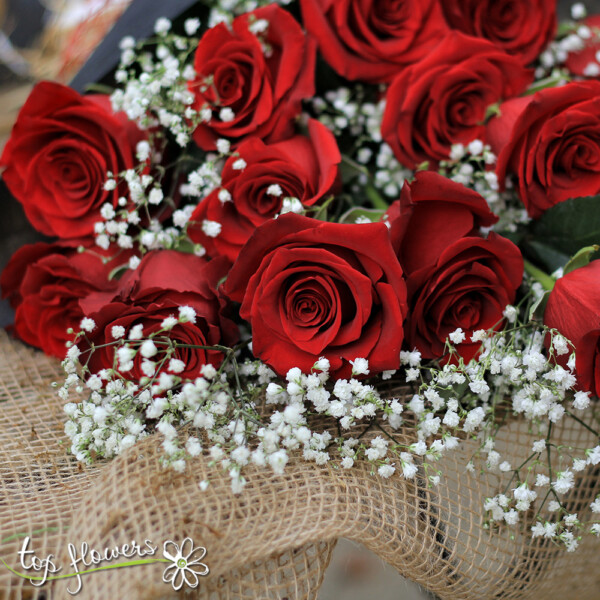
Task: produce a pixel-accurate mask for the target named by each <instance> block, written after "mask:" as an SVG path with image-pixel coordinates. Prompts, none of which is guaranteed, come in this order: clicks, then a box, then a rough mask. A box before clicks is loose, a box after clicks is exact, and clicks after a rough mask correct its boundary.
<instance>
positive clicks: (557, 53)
mask: <svg viewBox="0 0 600 600" xmlns="http://www.w3.org/2000/svg"><path fill="white" fill-rule="evenodd" d="M586 16H587V10H586V8H585V5H584V4H583V3H581V2H576V3H575V4H573V5H572V6H571V17H572V19H573V21H572V22H567V23H563V24H562V28H561V29H563V30H564V31H561V32H560V34H559V37H558V38H557V39H556V40H554V41H553V42H551V43H550V45H549V46H548V48H546V50H545V51H544V52H542V54H541V55H540V57H539V65H538V66H537V68H536V70H535V78H536V80H541V81H536V83H535V84H534V86H536V87H538V86H540V85H541V86H545V85H549V84H550V85H556V83H557V82H558V84H559V85H560V83H561V82H562V83H564V82H566V81H567V80H568V73H567V71H566V70H565V69H563V68H561V65H563V64H564V63H565V62H566V61H567V59H568V56H569V54H570V53H571V52H578V51H580V50H582V49H583V48H584V47H585V46H586V44H589V43H590V42H591V41H596V40H598V39H600V31H599V30H598V29H596V28H591V27H588V26H587V25H585V24H583V23H578V22H577V21H580V20H581V19H585V17H586ZM594 58H595V60H593V61H591V62H590V63H589V64H587V65H586V67H585V68H584V72H583V74H584V75H585V76H586V77H598V76H599V75H600V54H597V55H596V56H595V57H594Z"/></svg>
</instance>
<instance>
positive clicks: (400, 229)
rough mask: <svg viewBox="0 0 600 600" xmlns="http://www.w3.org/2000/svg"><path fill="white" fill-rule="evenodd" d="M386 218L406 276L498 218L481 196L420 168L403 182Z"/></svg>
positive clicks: (427, 264) (430, 262)
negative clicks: (400, 190) (411, 179)
mask: <svg viewBox="0 0 600 600" xmlns="http://www.w3.org/2000/svg"><path fill="white" fill-rule="evenodd" d="M387 217H388V223H389V224H390V236H391V238H392V245H393V246H394V249H395V250H396V253H397V254H398V256H399V257H400V258H401V264H402V268H403V270H404V273H405V275H408V274H410V273H412V272H413V271H417V270H419V269H422V268H424V267H426V266H430V265H432V264H434V263H435V262H436V260H437V258H438V256H439V255H440V254H441V253H442V251H443V250H444V249H445V248H447V247H448V246H449V245H450V244H452V243H453V242H455V241H457V240H459V239H461V238H463V237H465V236H469V235H478V234H479V228H480V227H490V226H491V225H493V224H494V223H496V222H497V221H498V217H497V216H496V215H495V214H494V213H492V212H491V211H490V209H489V207H488V204H487V202H486V201H485V200H484V199H483V197H482V196H481V195H479V194H478V193H477V192H475V191H474V190H471V189H469V188H466V187H465V186H464V185H462V184H460V183H456V182H454V181H452V180H450V179H448V178H446V177H443V176H442V175H439V174H438V173H434V172H432V171H419V172H418V173H416V175H415V179H414V180H413V181H412V182H406V183H405V184H404V186H403V187H402V192H401V195H400V200H397V201H396V202H394V203H393V204H392V205H391V206H390V208H389V209H388V211H387Z"/></svg>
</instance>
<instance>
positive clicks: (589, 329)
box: [544, 260, 600, 396]
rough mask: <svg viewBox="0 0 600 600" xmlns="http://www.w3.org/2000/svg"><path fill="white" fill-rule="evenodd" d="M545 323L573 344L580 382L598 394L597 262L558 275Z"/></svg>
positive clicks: (599, 273) (599, 300)
mask: <svg viewBox="0 0 600 600" xmlns="http://www.w3.org/2000/svg"><path fill="white" fill-rule="evenodd" d="M544 324H545V325H547V326H548V327H552V328H553V329H557V330H558V331H559V332H560V333H561V334H562V335H563V336H565V337H566V338H567V339H568V340H570V341H571V342H572V343H573V344H574V345H575V355H576V361H575V369H576V371H577V380H578V382H579V385H580V386H581V387H582V388H583V389H584V390H585V391H590V392H592V394H594V395H596V396H598V395H599V394H600V261H599V260H594V261H592V262H591V263H589V264H588V265H586V266H585V267H581V268H579V269H575V270H574V271H571V272H570V273H567V274H566V275H565V276H564V277H561V278H560V279H559V280H558V281H557V282H556V284H555V285H554V288H553V290H552V291H551V292H550V295H549V297H548V303H547V304H546V309H545V311H544Z"/></svg>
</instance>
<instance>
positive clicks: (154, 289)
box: [81, 250, 238, 381]
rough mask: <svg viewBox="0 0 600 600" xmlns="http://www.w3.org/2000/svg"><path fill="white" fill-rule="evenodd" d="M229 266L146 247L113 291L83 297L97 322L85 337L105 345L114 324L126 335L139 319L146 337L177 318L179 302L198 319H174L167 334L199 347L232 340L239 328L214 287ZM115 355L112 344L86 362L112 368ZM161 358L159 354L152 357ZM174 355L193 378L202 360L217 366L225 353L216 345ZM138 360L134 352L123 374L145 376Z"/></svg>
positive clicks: (184, 374)
mask: <svg viewBox="0 0 600 600" xmlns="http://www.w3.org/2000/svg"><path fill="white" fill-rule="evenodd" d="M227 267H228V262H227V260H226V259H223V258H219V259H215V260H212V261H206V260H205V259H203V258H199V257H197V256H194V255H191V254H183V253H181V252H177V251H175V250H158V251H154V252H149V253H148V254H146V255H145V256H144V258H143V259H142V261H141V263H140V265H139V266H138V268H137V269H136V270H135V271H129V272H128V273H127V274H126V275H125V276H124V277H123V278H122V279H121V280H120V281H119V286H118V289H117V290H116V291H115V292H111V293H106V294H92V295H90V296H89V297H87V298H86V299H85V300H84V301H82V303H81V306H82V308H83V310H84V312H85V314H86V316H88V317H90V318H92V319H93V320H94V321H95V323H96V327H95V328H94V330H93V331H92V332H91V334H88V338H89V339H90V341H91V342H92V343H94V344H95V345H96V346H98V345H101V344H106V343H108V342H112V341H114V337H113V335H112V328H113V327H114V326H116V325H118V326H121V327H123V328H124V329H125V332H126V334H125V336H126V337H127V335H128V333H127V332H129V330H130V329H131V328H132V327H133V326H135V325H137V324H142V325H143V333H144V337H148V335H149V334H151V333H155V332H156V331H158V330H159V329H161V323H162V322H163V320H164V319H165V318H167V317H169V316H174V317H177V316H178V310H179V307H180V306H190V307H192V308H193V309H194V310H195V311H196V322H195V323H192V322H188V323H180V324H177V325H176V326H175V327H174V328H173V329H172V330H171V331H170V332H169V335H168V337H169V338H170V339H172V340H175V341H177V342H180V343H182V344H193V345H198V346H215V345H218V344H221V345H233V344H235V342H236V341H237V338H238V330H237V327H236V326H235V324H234V323H233V321H231V320H230V319H228V318H226V317H225V316H224V315H223V314H222V313H223V308H224V301H223V299H221V298H219V296H218V295H217V292H216V287H217V284H218V282H219V281H220V280H221V279H222V278H223V277H224V276H225V275H226V273H227ZM157 339H160V336H159V337H158V338H155V341H156V340H157ZM159 348H163V346H160V345H159ZM113 354H114V348H113V347H111V346H109V347H105V348H100V349H97V350H96V351H95V352H94V353H93V354H92V358H91V360H90V363H89V365H90V369H91V371H92V372H98V371H99V370H101V369H103V368H112V365H113ZM163 357H164V356H163V354H162V353H160V354H159V355H157V359H155V360H160V359H161V358H163ZM173 358H178V359H180V360H183V361H184V363H185V365H186V366H185V370H184V371H183V372H182V373H180V376H181V377H183V378H190V379H193V378H194V377H198V375H199V374H200V368H201V367H202V365H204V364H207V363H211V364H213V365H214V366H218V365H219V364H220V363H221V362H222V359H223V355H222V353H221V352H218V351H215V350H202V349H189V348H179V349H178V350H177V352H176V353H175V354H174V355H173ZM141 363H142V358H141V356H140V354H139V352H138V354H137V355H136V357H135V360H134V367H133V369H132V370H131V371H127V372H125V373H123V375H124V376H126V377H127V378H130V379H131V380H133V381H138V380H139V379H140V378H141V377H143V376H144V373H143V371H142V369H141Z"/></svg>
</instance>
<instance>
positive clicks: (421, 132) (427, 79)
mask: <svg viewBox="0 0 600 600" xmlns="http://www.w3.org/2000/svg"><path fill="white" fill-rule="evenodd" d="M530 81H531V73H530V72H529V71H528V70H527V69H525V68H524V67H522V66H521V64H520V63H519V61H518V60H517V59H516V58H514V57H512V56H509V55H508V54H506V53H505V52H503V51H502V50H500V49H499V48H497V47H496V46H494V44H492V43H491V42H489V41H487V40H483V39H480V38H473V37H469V36H466V35H464V34H462V33H458V32H456V31H453V32H451V33H450V34H448V36H447V37H446V38H445V39H444V40H443V41H442V42H441V43H440V44H439V45H438V46H437V47H436V48H435V49H434V50H433V51H432V52H430V53H429V54H428V55H427V57H425V58H424V59H423V60H421V61H420V62H418V63H417V64H415V65H413V66H411V67H409V68H407V69H405V70H404V71H402V72H401V73H400V75H398V76H397V77H396V78H395V79H394V81H393V82H392V85H391V86H390V88H389V89H388V91H387V96H386V108H385V112H384V115H383V121H382V123H381V133H382V136H383V138H384V140H385V141H386V142H387V143H388V144H389V145H390V146H391V148H392V150H393V151H394V154H395V155H396V158H397V159H398V160H399V161H400V162H401V163H402V164H403V165H405V166H407V167H410V168H416V167H417V166H418V165H420V164H421V163H423V162H425V161H429V162H431V163H433V164H434V165H435V164H436V163H437V162H438V161H440V160H444V159H447V158H448V156H449V154H450V148H451V146H452V144H457V143H459V142H460V143H467V142H470V141H472V140H474V139H483V138H484V134H485V127H484V126H483V122H484V121H485V118H486V112H487V109H488V107H489V106H491V105H492V104H495V103H497V102H499V101H500V100H501V99H504V98H510V97H512V96H516V95H517V94H519V93H520V92H522V91H523V90H524V89H525V87H526V86H527V84H528V83H529V82H530Z"/></svg>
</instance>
